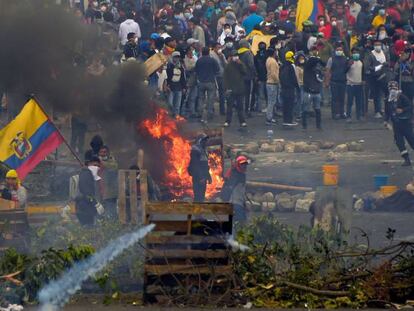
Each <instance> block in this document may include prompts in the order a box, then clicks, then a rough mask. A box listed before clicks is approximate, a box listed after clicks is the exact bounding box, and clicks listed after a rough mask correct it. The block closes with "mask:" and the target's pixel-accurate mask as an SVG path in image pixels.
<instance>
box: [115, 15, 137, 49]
mask: <svg viewBox="0 0 414 311" xmlns="http://www.w3.org/2000/svg"><path fill="white" fill-rule="evenodd" d="M131 32H132V33H134V34H135V35H136V36H137V38H138V40H139V39H140V38H141V29H140V28H139V25H138V23H137V22H135V21H134V14H133V13H132V12H130V13H128V14H127V16H126V20H125V21H124V22H123V23H121V25H119V40H120V44H121V46H124V45H125V44H126V43H127V41H128V34H129V33H131Z"/></svg>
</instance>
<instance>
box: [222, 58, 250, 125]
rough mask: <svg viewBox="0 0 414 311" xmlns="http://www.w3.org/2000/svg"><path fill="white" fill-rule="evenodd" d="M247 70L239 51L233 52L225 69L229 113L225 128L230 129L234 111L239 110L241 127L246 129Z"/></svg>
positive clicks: (224, 77)
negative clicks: (245, 78) (245, 97)
mask: <svg viewBox="0 0 414 311" xmlns="http://www.w3.org/2000/svg"><path fill="white" fill-rule="evenodd" d="M245 74H246V69H245V66H244V65H243V63H242V62H241V61H240V58H239V55H238V53H237V51H233V55H232V56H231V57H230V58H229V62H228V64H227V65H226V67H225V68H224V75H223V79H224V88H225V90H226V98H227V112H226V122H225V123H224V127H228V126H230V124H231V121H232V116H233V109H236V110H237V115H238V117H239V123H240V126H241V127H246V126H247V124H246V121H245V118H244V109H243V103H244V96H245V93H246V90H245V86H246V85H245V84H244V79H243V77H244V75H245Z"/></svg>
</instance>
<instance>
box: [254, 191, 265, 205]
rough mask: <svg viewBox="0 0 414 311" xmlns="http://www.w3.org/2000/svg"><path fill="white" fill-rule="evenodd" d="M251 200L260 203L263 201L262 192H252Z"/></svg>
mask: <svg viewBox="0 0 414 311" xmlns="http://www.w3.org/2000/svg"><path fill="white" fill-rule="evenodd" d="M252 200H253V201H255V202H259V203H262V202H263V194H262V193H260V192H256V193H255V194H253V197H252Z"/></svg>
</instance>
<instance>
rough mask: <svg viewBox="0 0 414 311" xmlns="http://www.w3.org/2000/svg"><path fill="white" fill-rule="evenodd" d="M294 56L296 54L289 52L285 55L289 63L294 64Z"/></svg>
mask: <svg viewBox="0 0 414 311" xmlns="http://www.w3.org/2000/svg"><path fill="white" fill-rule="evenodd" d="M294 56H295V53H293V52H292V51H288V52H286V54H285V59H286V60H287V61H289V62H293V61H294V59H293V57H294Z"/></svg>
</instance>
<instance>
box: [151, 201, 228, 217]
mask: <svg viewBox="0 0 414 311" xmlns="http://www.w3.org/2000/svg"><path fill="white" fill-rule="evenodd" d="M146 213H147V214H176V215H183V214H184V215H188V214H191V215H233V206H232V205H231V204H230V203H187V202H149V203H148V204H146Z"/></svg>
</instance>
